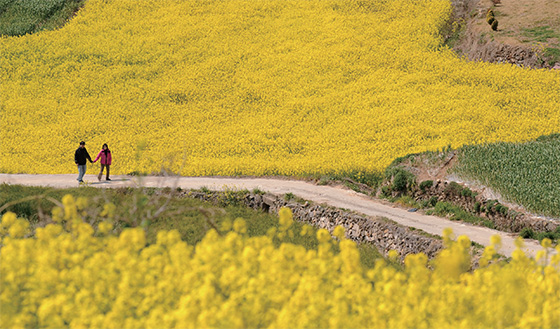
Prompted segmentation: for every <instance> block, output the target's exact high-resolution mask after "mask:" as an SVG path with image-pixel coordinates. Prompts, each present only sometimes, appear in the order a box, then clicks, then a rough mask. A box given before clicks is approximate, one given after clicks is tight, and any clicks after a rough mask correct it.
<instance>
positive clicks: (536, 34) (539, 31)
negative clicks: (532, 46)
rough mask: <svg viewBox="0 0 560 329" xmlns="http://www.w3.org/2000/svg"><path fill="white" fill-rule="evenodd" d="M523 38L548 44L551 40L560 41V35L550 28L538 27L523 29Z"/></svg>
mask: <svg viewBox="0 0 560 329" xmlns="http://www.w3.org/2000/svg"><path fill="white" fill-rule="evenodd" d="M523 36H525V37H527V38H530V39H531V40H533V41H536V42H548V40H549V39H560V33H558V32H556V31H554V29H552V28H551V27H550V26H536V27H532V28H527V29H523Z"/></svg>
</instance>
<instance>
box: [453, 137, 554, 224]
mask: <svg viewBox="0 0 560 329" xmlns="http://www.w3.org/2000/svg"><path fill="white" fill-rule="evenodd" d="M454 170H455V171H456V172H457V173H458V174H460V175H461V176H464V177H467V178H469V179H472V180H475V181H478V182H480V183H482V184H483V185H487V186H489V187H491V188H492V189H494V190H496V191H498V192H499V193H500V194H502V196H503V197H504V198H506V199H507V200H509V201H512V202H515V203H519V204H521V205H523V206H524V207H526V208H527V209H528V210H530V211H533V212H536V213H540V214H545V215H549V216H554V217H557V218H559V217H560V134H554V135H549V136H543V137H540V138H538V139H537V140H535V141H531V142H527V143H495V144H486V145H479V146H465V147H463V148H461V149H459V153H458V163H457V165H456V166H455V169H454Z"/></svg>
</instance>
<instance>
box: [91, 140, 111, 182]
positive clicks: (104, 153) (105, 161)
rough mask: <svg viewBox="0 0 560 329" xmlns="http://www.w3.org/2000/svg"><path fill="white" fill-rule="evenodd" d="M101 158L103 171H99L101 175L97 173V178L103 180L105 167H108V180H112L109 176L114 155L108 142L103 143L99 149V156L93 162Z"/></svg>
mask: <svg viewBox="0 0 560 329" xmlns="http://www.w3.org/2000/svg"><path fill="white" fill-rule="evenodd" d="M99 158H101V171H100V172H99V175H97V179H98V180H99V181H101V176H102V175H103V168H105V167H107V180H111V179H110V178H109V168H110V167H111V161H112V157H111V151H110V150H109V146H107V144H103V147H102V149H101V151H99V154H97V157H96V158H95V160H93V162H94V163H95V162H96V161H97V160H98V159H99Z"/></svg>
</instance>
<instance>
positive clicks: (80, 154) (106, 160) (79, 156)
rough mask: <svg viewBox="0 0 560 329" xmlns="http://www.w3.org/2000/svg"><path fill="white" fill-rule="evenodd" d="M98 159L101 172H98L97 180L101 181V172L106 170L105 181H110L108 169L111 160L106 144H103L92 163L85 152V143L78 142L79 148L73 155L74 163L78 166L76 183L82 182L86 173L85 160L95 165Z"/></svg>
mask: <svg viewBox="0 0 560 329" xmlns="http://www.w3.org/2000/svg"><path fill="white" fill-rule="evenodd" d="M99 159H101V161H100V163H101V171H100V172H99V175H97V179H98V180H99V181H101V176H103V170H104V169H105V168H107V176H106V180H108V181H110V180H111V179H110V178H109V168H110V167H111V162H112V160H113V158H112V156H111V150H109V146H107V144H103V146H102V148H101V151H99V153H98V154H97V157H96V158H95V160H93V161H92V160H91V157H90V156H89V153H88V151H87V150H86V142H84V141H81V142H80V147H78V149H77V150H76V152H75V153H74V162H75V163H76V165H77V166H78V179H77V180H78V182H80V183H83V182H84V181H83V178H84V175H85V173H86V160H89V162H90V163H95V162H97V160H99Z"/></svg>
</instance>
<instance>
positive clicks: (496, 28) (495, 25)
mask: <svg viewBox="0 0 560 329" xmlns="http://www.w3.org/2000/svg"><path fill="white" fill-rule="evenodd" d="M492 30H494V31H498V20H497V19H494V20H493V21H492Z"/></svg>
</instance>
